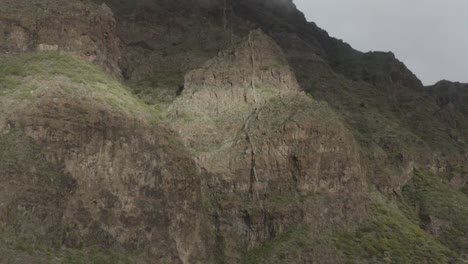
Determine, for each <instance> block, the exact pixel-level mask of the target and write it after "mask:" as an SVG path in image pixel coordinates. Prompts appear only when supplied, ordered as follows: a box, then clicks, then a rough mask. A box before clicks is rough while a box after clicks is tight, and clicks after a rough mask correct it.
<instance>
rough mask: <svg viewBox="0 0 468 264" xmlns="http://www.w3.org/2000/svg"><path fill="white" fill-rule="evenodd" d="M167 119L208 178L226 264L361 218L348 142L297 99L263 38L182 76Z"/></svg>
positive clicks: (359, 188)
mask: <svg viewBox="0 0 468 264" xmlns="http://www.w3.org/2000/svg"><path fill="white" fill-rule="evenodd" d="M168 115H169V120H170V123H171V125H172V127H173V129H174V130H175V131H177V132H179V133H180V135H181V137H182V138H183V139H184V141H185V143H186V145H187V146H189V147H190V148H191V149H192V151H193V153H194V155H195V157H196V159H197V161H198V163H199V164H200V166H201V167H202V168H203V169H204V170H206V172H207V174H208V175H209V176H208V178H207V179H206V185H207V187H206V188H207V190H209V193H210V198H211V201H212V202H211V203H212V204H211V206H212V207H213V208H212V212H211V213H212V214H213V215H214V217H215V218H216V221H215V222H216V224H215V226H214V227H213V228H214V229H215V230H216V231H217V232H219V235H220V236H221V237H222V241H223V244H224V248H223V250H224V252H223V254H224V257H225V260H226V261H227V262H228V263H238V262H239V261H240V259H239V257H240V256H241V254H240V253H242V252H244V251H245V250H246V249H252V248H255V247H258V246H261V245H262V244H263V243H265V242H267V241H268V240H270V239H273V238H274V237H276V236H278V235H280V234H282V233H284V232H286V231H288V230H290V229H292V228H295V226H296V225H297V224H298V223H299V222H306V223H310V224H311V225H313V226H314V228H312V230H311V232H318V233H320V231H321V230H320V229H321V228H325V226H327V227H328V228H330V227H331V225H333V224H335V225H340V224H344V223H346V222H352V221H357V220H358V219H359V218H360V217H359V215H360V214H361V215H362V213H363V212H364V207H361V205H364V204H365V202H364V200H362V199H361V198H362V197H360V196H362V194H363V193H364V190H365V186H366V176H365V170H364V168H363V165H362V164H361V159H360V154H359V147H358V145H357V143H356V142H355V141H354V139H353V136H352V134H351V133H350V132H349V131H348V130H347V128H346V127H345V126H344V125H343V124H342V123H341V120H340V119H339V118H338V117H337V116H336V114H335V113H334V112H333V111H332V110H331V109H330V108H329V107H328V106H327V104H326V103H319V102H317V101H315V100H314V99H312V98H311V97H310V96H308V95H306V94H305V93H303V92H301V91H300V89H299V86H298V84H297V81H296V79H295V76H294V74H293V72H292V71H291V69H290V68H289V66H288V64H287V60H286V59H285V57H284V55H283V53H282V51H281V49H280V48H279V47H278V45H277V44H276V43H275V42H274V41H273V40H272V39H271V38H270V37H268V36H267V35H265V34H264V33H263V32H262V31H259V30H257V31H252V32H251V33H250V34H249V36H248V37H247V39H246V40H245V42H243V43H242V44H240V45H238V46H236V47H235V48H233V49H230V50H227V51H223V52H221V53H220V54H219V55H218V56H217V57H216V58H214V59H212V60H210V61H208V62H207V63H206V64H205V65H204V66H203V67H202V68H201V69H197V70H194V71H191V72H189V73H188V74H187V76H186V82H185V89H184V91H183V93H182V95H181V96H180V97H179V98H177V100H176V101H175V102H174V104H173V106H172V107H171V109H170V110H169V114H168ZM332 197H333V198H332ZM280 204H281V205H282V206H280ZM318 204H322V205H323V204H328V206H326V207H327V208H328V209H327V210H323V208H322V209H321V208H320V207H318V206H317V205H318ZM351 204H353V205H352V206H351ZM351 207H352V208H353V209H352V211H351V210H348V208H351ZM332 219H333V220H332Z"/></svg>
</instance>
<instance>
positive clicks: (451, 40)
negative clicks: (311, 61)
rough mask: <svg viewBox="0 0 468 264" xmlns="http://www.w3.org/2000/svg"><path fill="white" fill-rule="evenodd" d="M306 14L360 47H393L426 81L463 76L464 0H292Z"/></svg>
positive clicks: (467, 42) (466, 78)
mask: <svg viewBox="0 0 468 264" xmlns="http://www.w3.org/2000/svg"><path fill="white" fill-rule="evenodd" d="M294 2H295V3H296V5H297V6H298V8H299V9H300V10H301V11H303V12H304V13H305V15H306V17H307V19H308V20H310V21H314V22H316V23H317V24H318V25H319V26H321V27H323V28H325V29H326V30H327V31H328V32H329V33H330V34H331V35H332V36H334V37H337V38H341V39H344V40H345V41H346V42H348V43H350V44H351V45H352V46H353V47H354V48H356V49H358V50H361V51H370V50H381V51H393V52H394V53H395V54H396V55H397V57H399V58H400V59H402V60H403V61H404V62H405V63H406V65H407V66H408V67H409V68H410V69H411V70H413V71H414V72H415V73H416V75H418V77H419V78H420V79H421V80H422V81H423V82H424V83H425V84H426V85H432V84H434V83H436V82H438V81H440V80H443V79H445V80H452V81H460V82H468V74H467V72H468V63H467V61H468V52H467V50H466V47H467V46H468V27H467V26H466V21H465V20H466V19H465V12H466V10H468V2H466V1H460V0H448V1H438V0H429V1H427V0H415V1H403V0H397V1H372V0H355V1H343V0H330V1H320V0H295V1H294Z"/></svg>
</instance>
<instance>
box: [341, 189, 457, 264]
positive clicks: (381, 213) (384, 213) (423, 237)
mask: <svg viewBox="0 0 468 264" xmlns="http://www.w3.org/2000/svg"><path fill="white" fill-rule="evenodd" d="M371 199H372V203H371V208H370V209H371V215H370V220H369V221H368V222H367V223H365V224H363V225H361V226H360V227H359V228H358V229H357V230H356V231H354V232H344V233H338V234H337V235H336V236H335V238H334V241H335V244H336V246H337V248H338V249H340V250H342V251H343V252H344V254H345V255H346V257H347V259H348V260H349V263H359V262H360V261H359V260H361V259H367V260H368V259H374V260H377V261H378V262H382V263H395V264H397V263H449V262H450V263H453V262H455V261H457V259H458V257H457V254H456V253H455V252H453V251H451V250H450V249H448V248H446V247H445V246H444V245H442V244H441V243H440V242H438V241H436V240H435V239H434V238H433V237H431V236H430V235H429V234H428V233H426V232H425V231H424V230H422V229H421V228H419V227H418V226H417V225H415V224H413V223H412V222H411V221H409V220H408V219H407V218H406V217H405V216H404V215H403V214H402V213H401V211H400V210H399V209H398V208H397V207H396V206H395V205H393V204H390V203H389V202H387V201H386V200H385V199H384V198H383V197H382V196H381V195H379V194H371Z"/></svg>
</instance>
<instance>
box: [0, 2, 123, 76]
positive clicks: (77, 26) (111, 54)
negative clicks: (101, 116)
mask: <svg viewBox="0 0 468 264" xmlns="http://www.w3.org/2000/svg"><path fill="white" fill-rule="evenodd" d="M0 21H1V23H0V31H1V32H2V34H0V50H2V51H3V52H31V51H37V52H47V51H49V52H50V51H56V52H58V51H59V52H65V53H68V54H73V55H76V56H78V57H80V58H83V59H84V60H86V61H88V62H90V63H95V64H98V65H101V66H102V67H104V69H105V70H106V71H107V72H109V73H111V74H114V75H115V76H120V69H119V67H118V64H117V63H118V61H119V59H120V48H119V45H120V40H119V38H118V37H117V36H116V21H115V19H114V16H113V13H112V10H111V9H110V8H109V7H107V6H106V5H100V6H95V5H89V3H86V1H68V2H67V1H45V0H44V1H33V2H31V1H23V0H21V1H10V0H5V1H3V2H2V8H1V10H0Z"/></svg>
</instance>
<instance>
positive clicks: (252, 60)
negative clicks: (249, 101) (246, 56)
mask: <svg viewBox="0 0 468 264" xmlns="http://www.w3.org/2000/svg"><path fill="white" fill-rule="evenodd" d="M248 43H249V48H250V60H251V62H252V80H251V81H250V85H251V87H252V92H253V100H254V103H257V95H256V92H255V75H256V71H255V67H256V61H255V51H254V47H253V43H252V32H250V33H249V39H248Z"/></svg>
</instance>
